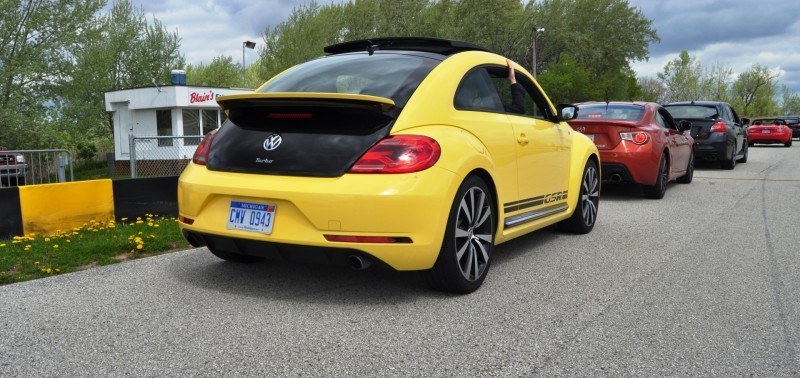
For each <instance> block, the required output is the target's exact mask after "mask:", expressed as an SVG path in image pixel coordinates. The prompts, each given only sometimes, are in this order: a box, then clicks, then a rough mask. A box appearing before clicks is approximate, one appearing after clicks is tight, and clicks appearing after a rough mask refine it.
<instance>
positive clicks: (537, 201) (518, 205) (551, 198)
mask: <svg viewBox="0 0 800 378" xmlns="http://www.w3.org/2000/svg"><path fill="white" fill-rule="evenodd" d="M568 192H569V191H567V190H565V191H563V192H555V193H550V194H545V195H543V196H536V197H531V198H526V199H524V200H519V201H513V202H508V203H505V204H503V210H504V211H505V212H506V213H511V212H514V211H519V210H523V209H527V208H530V207H535V206H540V205H546V204H549V203H553V202H558V201H563V200H564V199H566V198H567V193H568Z"/></svg>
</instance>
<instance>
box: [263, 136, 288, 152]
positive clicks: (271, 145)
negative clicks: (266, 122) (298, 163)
mask: <svg viewBox="0 0 800 378" xmlns="http://www.w3.org/2000/svg"><path fill="white" fill-rule="evenodd" d="M282 141H283V139H282V138H281V136H280V135H278V134H272V135H270V136H268V137H267V139H264V149H265V150H267V151H272V150H274V149H276V148H278V146H280V145H281V142H282Z"/></svg>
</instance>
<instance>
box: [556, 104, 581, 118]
mask: <svg viewBox="0 0 800 378" xmlns="http://www.w3.org/2000/svg"><path fill="white" fill-rule="evenodd" d="M556 110H558V120H559V121H569V120H571V119H575V118H578V107H577V106H575V105H572V104H558V105H556Z"/></svg>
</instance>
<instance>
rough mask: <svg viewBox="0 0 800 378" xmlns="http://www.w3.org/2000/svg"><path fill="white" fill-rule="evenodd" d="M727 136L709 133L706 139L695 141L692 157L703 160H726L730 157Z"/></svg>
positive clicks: (729, 145)
mask: <svg viewBox="0 0 800 378" xmlns="http://www.w3.org/2000/svg"><path fill="white" fill-rule="evenodd" d="M731 148H732V146H731V144H730V143H729V142H728V134H726V133H711V134H710V135H709V136H708V138H705V139H695V144H694V156H695V157H696V158H697V159H703V160H727V159H728V158H729V157H730V156H731Z"/></svg>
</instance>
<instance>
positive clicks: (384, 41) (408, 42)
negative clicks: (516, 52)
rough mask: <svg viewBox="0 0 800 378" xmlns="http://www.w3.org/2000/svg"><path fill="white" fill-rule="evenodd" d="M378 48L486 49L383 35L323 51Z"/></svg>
mask: <svg viewBox="0 0 800 378" xmlns="http://www.w3.org/2000/svg"><path fill="white" fill-rule="evenodd" d="M378 50H406V51H419V52H428V53H434V54H440V55H453V54H457V53H460V52H463V51H486V52H491V51H489V49H487V48H485V47H481V46H478V45H475V44H472V43H469V42H464V41H456V40H450V39H441V38H428V37H381V38H370V39H361V40H356V41H349V42H343V43H338V44H335V45H330V46H326V47H325V48H324V49H323V51H325V53H326V54H328V55H333V54H344V53H350V52H362V51H367V52H370V53H371V52H374V51H378Z"/></svg>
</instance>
